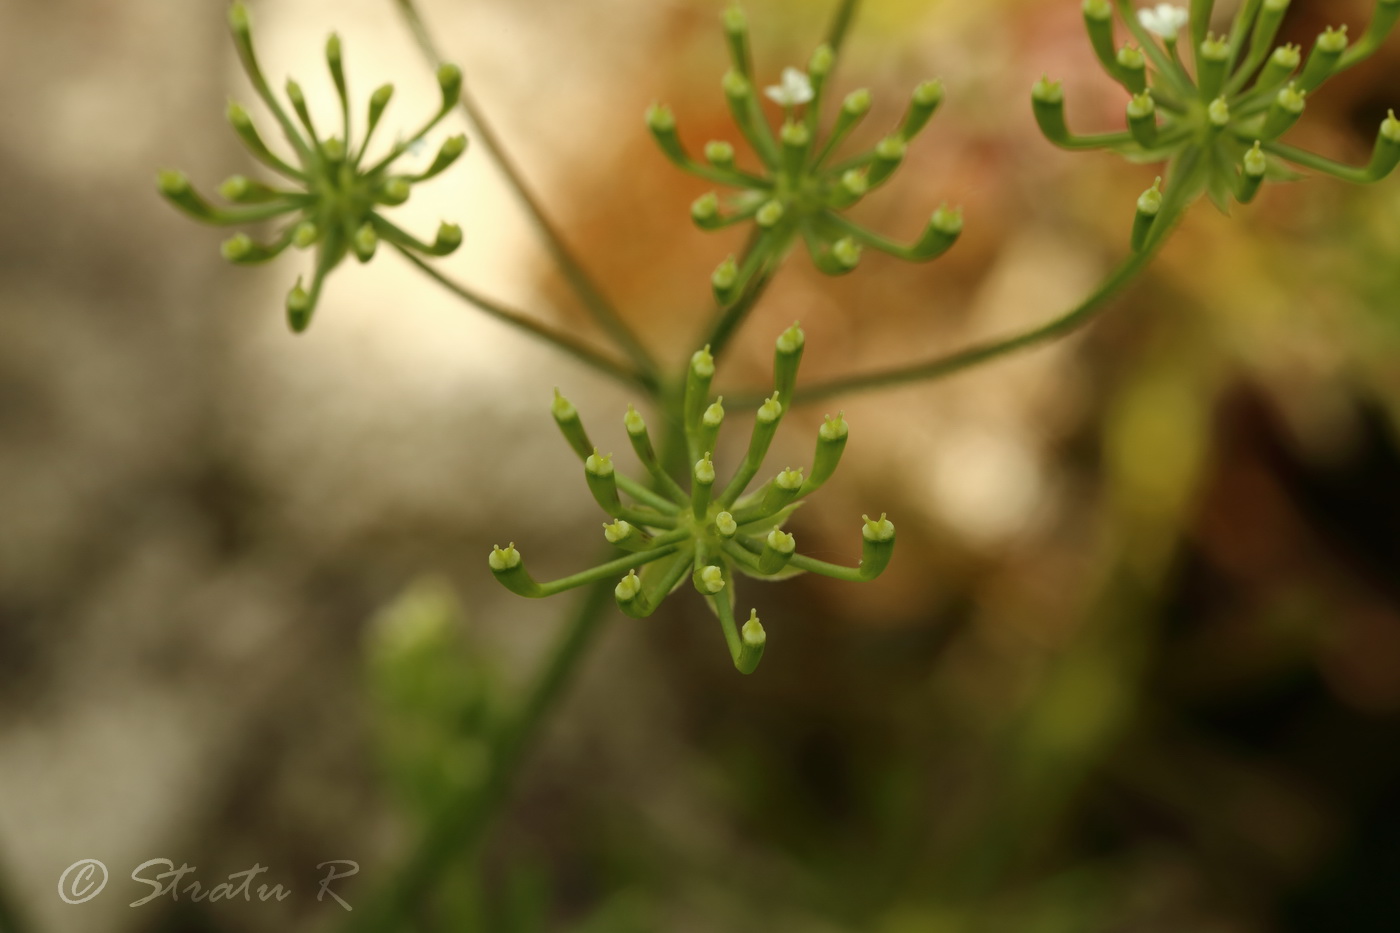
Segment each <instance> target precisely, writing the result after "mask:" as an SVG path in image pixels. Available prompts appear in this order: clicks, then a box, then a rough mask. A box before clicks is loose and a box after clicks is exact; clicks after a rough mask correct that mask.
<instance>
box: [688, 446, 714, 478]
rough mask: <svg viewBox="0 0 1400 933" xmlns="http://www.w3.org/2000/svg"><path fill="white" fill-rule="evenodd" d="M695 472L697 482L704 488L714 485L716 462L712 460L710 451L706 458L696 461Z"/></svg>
mask: <svg viewBox="0 0 1400 933" xmlns="http://www.w3.org/2000/svg"><path fill="white" fill-rule="evenodd" d="M693 472H694V474H695V481H696V482H697V483H699V484H701V485H702V486H709V485H712V484H713V483H714V481H715V464H714V461H713V460H711V459H710V454H709V452H708V451H707V452H706V453H705V456H703V457H701V458H700V459H699V460H696V461H695V470H694V471H693Z"/></svg>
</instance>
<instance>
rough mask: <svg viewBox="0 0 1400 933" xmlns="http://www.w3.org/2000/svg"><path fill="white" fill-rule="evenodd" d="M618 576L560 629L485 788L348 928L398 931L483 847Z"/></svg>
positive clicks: (457, 807) (498, 740)
mask: <svg viewBox="0 0 1400 933" xmlns="http://www.w3.org/2000/svg"><path fill="white" fill-rule="evenodd" d="M613 586H614V581H612V580H602V581H600V582H598V583H596V584H594V585H593V586H592V587H590V588H589V589H588V590H587V591H586V592H585V594H584V596H583V599H582V601H581V602H580V603H579V605H578V609H577V611H576V612H575V613H574V616H573V618H572V619H570V620H569V621H568V622H567V623H566V624H565V625H564V628H563V631H562V632H561V633H560V635H559V638H558V640H557V641H556V642H555V644H554V647H553V649H552V650H551V651H550V653H549V655H548V657H547V658H546V659H545V661H544V665H543V666H542V667H541V668H540V671H539V673H538V674H536V676H535V678H534V680H533V681H532V682H531V685H530V688H529V690H528V691H527V692H526V694H525V697H524V699H523V700H522V701H521V703H520V705H519V706H518V707H517V708H516V711H515V714H514V715H513V716H511V717H510V718H509V719H508V720H507V721H506V723H505V724H504V725H503V726H501V727H500V729H499V730H498V731H497V733H496V735H495V736H494V739H493V742H492V752H493V754H492V759H491V768H490V772H489V773H488V775H487V777H486V781H485V783H484V784H483V785H481V786H480V787H479V788H477V789H476V790H475V791H473V792H472V793H470V794H468V795H466V796H464V797H460V798H458V799H456V800H454V801H452V802H451V804H450V805H449V806H447V807H446V808H445V809H444V811H443V812H442V813H440V814H438V816H437V818H436V819H434V820H433V821H432V823H431V824H430V826H429V827H428V829H427V830H426V832H425V833H424V835H423V836H422V838H421V839H419V841H418V844H417V846H416V847H415V848H414V850H413V852H412V853H411V854H410V855H409V856H408V858H407V859H405V860H404V862H403V863H402V865H401V866H400V868H399V870H398V872H397V874H396V875H395V876H394V878H393V880H392V881H391V882H390V883H389V885H388V886H387V887H386V888H385V889H384V890H383V891H382V892H381V893H380V897H379V900H377V901H376V902H374V903H372V904H370V905H368V906H367V907H366V908H365V909H364V910H357V911H356V912H355V914H354V915H353V916H352V918H351V920H350V922H349V924H348V925H347V926H346V930H347V933H385V931H391V930H398V929H400V925H401V923H402V921H403V919H404V918H406V917H409V916H411V915H412V914H413V913H414V912H415V911H416V910H417V909H418V908H419V907H420V906H421V905H422V904H423V902H424V901H425V900H427V899H429V898H430V897H431V895H432V893H433V892H434V890H436V888H437V887H438V885H439V883H440V882H441V880H442V878H443V875H444V874H445V873H446V872H447V871H448V870H449V869H450V868H451V867H452V866H453V865H456V864H459V862H460V860H461V859H462V858H463V857H466V856H471V855H474V854H476V852H477V851H478V850H479V849H480V847H481V845H482V843H483V841H484V839H485V836H486V832H487V830H488V829H489V828H490V826H491V822H492V819H493V818H494V817H495V815H496V813H497V812H498V811H499V810H500V808H501V806H502V805H503V804H504V803H505V802H506V799H507V797H508V796H509V794H510V790H511V788H512V787H513V786H514V784H515V779H516V776H517V774H518V773H519V771H520V766H521V763H522V762H523V761H524V759H525V755H526V753H527V752H528V751H529V749H530V745H531V743H532V741H533V740H534V738H535V736H536V734H537V733H538V732H539V728H540V725H541V723H542V722H543V721H544V719H545V716H546V714H548V712H549V711H550V709H552V708H553V707H554V705H555V704H556V703H557V702H558V700H559V698H560V697H561V696H562V695H563V693H564V691H565V689H566V688H567V687H568V685H569V682H570V680H571V679H572V677H573V674H574V672H575V670H576V669H577V668H578V666H579V663H580V662H581V661H582V659H583V656H584V654H585V653H586V652H587V651H588V649H589V647H591V646H592V644H593V641H594V638H595V637H596V635H597V634H598V632H599V630H600V629H601V627H602V622H603V618H604V610H605V609H606V608H607V606H608V604H609V603H610V602H611V601H612V590H613Z"/></svg>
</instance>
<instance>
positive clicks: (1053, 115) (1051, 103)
mask: <svg viewBox="0 0 1400 933" xmlns="http://www.w3.org/2000/svg"><path fill="white" fill-rule="evenodd" d="M1031 110H1032V112H1033V113H1034V114H1035V122H1036V124H1037V125H1039V127H1040V131H1041V132H1042V133H1044V134H1045V137H1046V138H1047V139H1049V140H1050V141H1052V142H1063V141H1065V140H1067V139H1069V135H1070V134H1069V126H1068V125H1067V124H1066V123H1065V91H1064V86H1063V85H1061V84H1060V82H1058V81H1051V80H1050V78H1049V77H1042V78H1041V79H1040V80H1039V81H1037V82H1036V83H1035V84H1034V85H1033V86H1032V87H1031Z"/></svg>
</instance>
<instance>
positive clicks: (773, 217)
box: [754, 200, 783, 230]
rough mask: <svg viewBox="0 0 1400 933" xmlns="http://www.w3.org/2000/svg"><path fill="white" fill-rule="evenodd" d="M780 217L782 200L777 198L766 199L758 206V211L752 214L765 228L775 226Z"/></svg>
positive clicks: (781, 217) (781, 216)
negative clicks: (765, 201) (766, 200)
mask: <svg viewBox="0 0 1400 933" xmlns="http://www.w3.org/2000/svg"><path fill="white" fill-rule="evenodd" d="M782 219H783V202H782V201H777V200H773V201H768V202H767V203H765V204H764V205H763V206H762V207H760V208H759V209H758V213H757V214H755V215H754V221H755V222H756V223H757V224H758V225H759V226H760V227H762V228H763V229H765V230H771V229H772V228H773V227H775V226H777V224H778V221H780V220H782Z"/></svg>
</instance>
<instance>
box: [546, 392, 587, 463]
mask: <svg viewBox="0 0 1400 933" xmlns="http://www.w3.org/2000/svg"><path fill="white" fill-rule="evenodd" d="M549 412H550V414H552V415H553V416H554V423H555V424H557V425H558V426H559V433H560V434H563V435H564V440H565V441H567V442H568V444H569V446H570V447H571V448H573V451H574V453H576V454H578V455H579V457H580V458H582V459H585V460H586V459H588V457H590V456H591V455H592V454H593V452H594V451H595V450H596V448H595V447H594V446H593V444H592V442H590V441H589V440H588V432H587V431H585V430H584V428H583V421H582V420H581V419H580V418H579V415H578V409H577V408H575V407H574V403H573V402H571V401H569V400H568V399H566V398H565V397H564V396H563V395H561V394H560V393H559V387H558V386H555V387H554V401H553V402H551V403H550V406H549Z"/></svg>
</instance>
